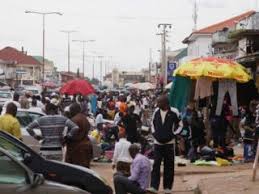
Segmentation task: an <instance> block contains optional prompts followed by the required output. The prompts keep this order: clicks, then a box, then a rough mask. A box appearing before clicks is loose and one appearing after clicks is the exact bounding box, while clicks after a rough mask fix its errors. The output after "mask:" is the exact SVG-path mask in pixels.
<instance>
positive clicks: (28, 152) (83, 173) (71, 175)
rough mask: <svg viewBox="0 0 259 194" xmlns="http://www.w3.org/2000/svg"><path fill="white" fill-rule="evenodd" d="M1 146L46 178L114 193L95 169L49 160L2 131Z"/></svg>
mask: <svg viewBox="0 0 259 194" xmlns="http://www.w3.org/2000/svg"><path fill="white" fill-rule="evenodd" d="M0 147H2V148H3V149H6V150H8V151H9V153H10V154H11V155H12V156H13V157H15V158H16V159H17V160H18V161H20V162H22V163H23V164H25V165H26V166H27V167H28V168H29V169H31V170H32V171H33V172H34V173H39V174H42V175H43V176H44V178H45V179H47V180H50V181H55V182H58V183H61V184H65V185H70V186H75V187H79V188H80V189H82V190H85V191H87V192H89V193H91V194H112V189H111V187H110V186H109V185H108V183H107V182H106V181H105V179H103V178H102V177H101V176H99V175H98V174H97V173H95V172H94V171H92V170H90V169H87V168H84V167H81V166H77V165H72V164H67V163H63V162H59V161H53V160H47V159H45V158H43V157H41V156H40V155H39V154H38V153H36V152H35V151H33V150H32V149H31V148H29V147H28V146H27V145H25V144H24V143H23V142H21V141H20V140H18V139H17V138H15V137H13V136H11V135H10V134H8V133H5V132H3V131H0Z"/></svg>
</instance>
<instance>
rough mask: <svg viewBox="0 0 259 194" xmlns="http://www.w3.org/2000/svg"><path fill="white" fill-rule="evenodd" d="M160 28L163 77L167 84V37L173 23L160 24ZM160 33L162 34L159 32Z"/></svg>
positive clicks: (164, 83) (164, 82)
mask: <svg viewBox="0 0 259 194" xmlns="http://www.w3.org/2000/svg"><path fill="white" fill-rule="evenodd" d="M158 28H159V29H161V28H162V33H161V36H162V41H161V42H162V50H161V55H162V61H161V62H162V64H161V77H162V78H163V85H164V86H166V84H167V55H166V37H167V33H168V31H167V29H168V28H169V29H171V28H172V24H158ZM159 35H160V34H159Z"/></svg>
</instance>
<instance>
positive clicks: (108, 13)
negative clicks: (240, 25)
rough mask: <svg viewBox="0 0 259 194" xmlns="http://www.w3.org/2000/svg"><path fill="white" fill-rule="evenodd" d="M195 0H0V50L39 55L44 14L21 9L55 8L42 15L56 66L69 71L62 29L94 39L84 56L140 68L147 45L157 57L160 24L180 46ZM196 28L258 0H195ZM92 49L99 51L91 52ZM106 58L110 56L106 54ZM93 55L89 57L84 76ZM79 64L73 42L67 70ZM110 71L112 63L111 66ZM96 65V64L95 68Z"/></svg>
mask: <svg viewBox="0 0 259 194" xmlns="http://www.w3.org/2000/svg"><path fill="white" fill-rule="evenodd" d="M192 2H193V0H6V1H4V0H2V1H1V6H0V14H1V17H0V23H1V28H0V29H1V30H0V48H4V47H5V46H12V47H15V48H17V49H19V50H20V49H21V47H22V46H23V47H24V48H25V50H27V51H28V53H29V54H30V55H41V54H42V17H41V16H39V15H33V14H25V13H24V11H25V10H34V11H59V12H62V13H63V16H57V15H50V16H47V18H46V58H48V59H50V60H53V61H54V62H55V64H56V66H57V67H58V69H59V70H67V37H66V35H65V34H63V33H61V32H60V31H61V30H76V31H78V32H75V33H73V34H72V37H71V39H85V40H88V39H95V40H96V42H94V43H89V44H88V45H87V55H104V56H112V61H113V64H116V65H117V67H118V68H119V69H126V70H132V71H134V70H135V71H136V70H140V69H141V68H143V67H147V66H148V60H149V49H150V48H152V51H153V57H154V60H158V51H157V50H159V49H160V38H159V37H158V36H156V33H158V32H159V30H158V29H157V24H158V23H165V22H166V23H171V24H172V25H173V29H172V33H170V42H169V45H168V46H169V47H170V48H171V49H178V48H181V47H184V46H185V45H183V44H182V43H181V41H182V40H183V39H184V38H185V37H186V36H188V35H189V34H190V33H191V31H192V28H193V20H192V14H193V5H192ZM198 3H199V16H198V28H201V27H206V26H207V25H210V24H213V23H215V22H218V21H221V20H223V19H227V18H229V17H232V16H235V15H238V14H241V13H242V12H245V11H248V10H251V9H255V8H256V0H198ZM94 52H97V54H96V53H94ZM106 60H108V58H107V57H106ZM92 61H93V59H92V58H90V57H88V58H87V61H86V63H87V67H86V73H87V75H89V76H91V75H92V65H90V64H92V63H93V62H92ZM81 64H82V45H81V44H79V43H75V42H73V43H71V66H72V67H71V69H72V70H74V71H76V68H77V67H81ZM109 69H111V67H109ZM98 71H99V65H97V64H96V72H98Z"/></svg>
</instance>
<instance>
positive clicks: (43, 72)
mask: <svg viewBox="0 0 259 194" xmlns="http://www.w3.org/2000/svg"><path fill="white" fill-rule="evenodd" d="M25 13H31V14H38V15H41V16H42V37H43V38H42V66H43V68H42V81H43V82H44V79H45V16H46V15H60V16H62V15H63V14H62V13H60V12H38V11H28V10H26V11H25Z"/></svg>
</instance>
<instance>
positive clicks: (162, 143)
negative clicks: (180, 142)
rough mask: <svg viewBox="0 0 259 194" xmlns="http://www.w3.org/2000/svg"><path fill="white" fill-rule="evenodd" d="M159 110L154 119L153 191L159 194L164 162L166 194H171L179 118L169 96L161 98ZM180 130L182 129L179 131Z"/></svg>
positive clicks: (156, 111) (158, 103)
mask: <svg viewBox="0 0 259 194" xmlns="http://www.w3.org/2000/svg"><path fill="white" fill-rule="evenodd" d="M157 106H158V108H157V109H156V110H155V112H154V114H153V117H152V123H151V124H152V133H153V136H154V138H155V145H154V146H155V147H154V165H153V171H152V175H151V189H150V190H151V191H153V192H156V193H157V192H158V189H159V184H160V166H161V162H162V160H163V161H164V177H163V178H164V181H163V183H164V185H163V186H164V192H165V194H170V193H171V190H172V186H173V181H174V143H175V134H176V132H175V130H176V129H178V127H179V121H180V120H179V117H178V113H177V112H176V110H175V109H171V108H170V105H169V99H168V97H167V96H165V95H164V96H161V97H159V99H158V102H157ZM178 130H180V129H178Z"/></svg>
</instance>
